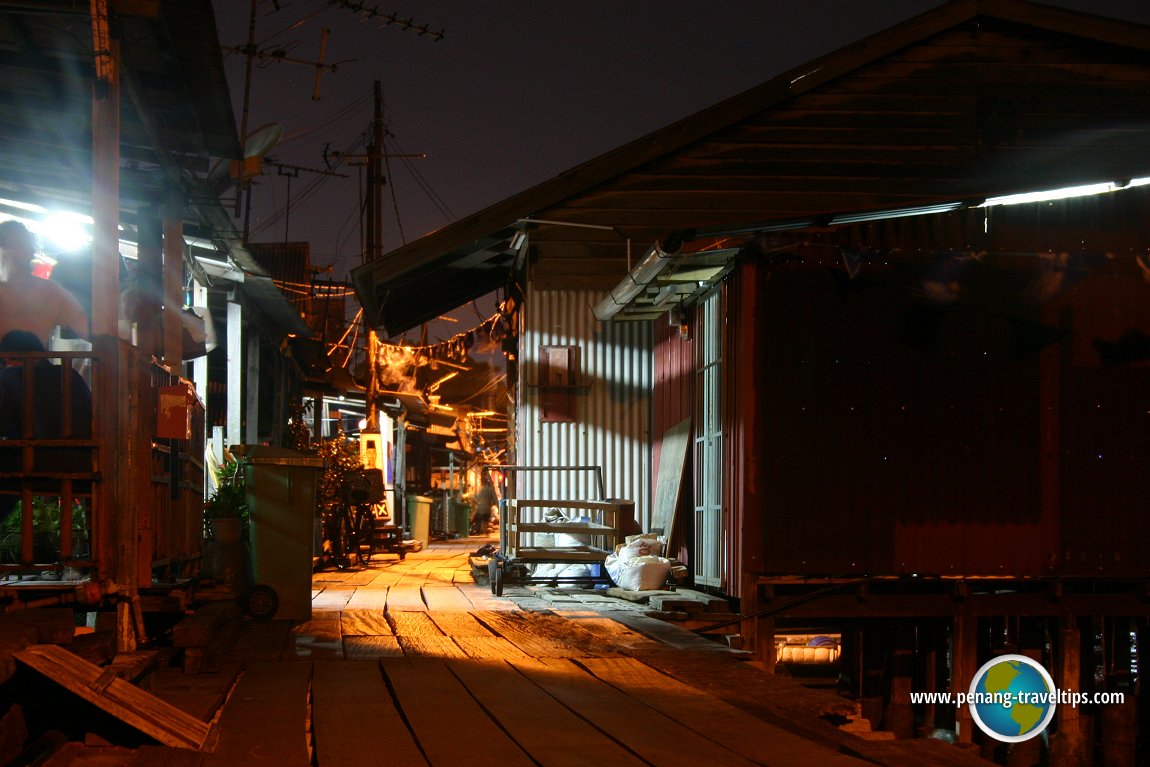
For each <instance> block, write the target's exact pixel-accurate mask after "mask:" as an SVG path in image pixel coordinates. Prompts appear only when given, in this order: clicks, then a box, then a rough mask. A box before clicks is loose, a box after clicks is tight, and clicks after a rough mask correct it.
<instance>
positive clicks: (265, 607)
mask: <svg viewBox="0 0 1150 767" xmlns="http://www.w3.org/2000/svg"><path fill="white" fill-rule="evenodd" d="M244 607H245V608H246V609H247V611H248V615H250V616H252V617H253V618H255V619H256V620H261V621H266V620H271V619H272V617H273V616H274V615H275V614H276V610H278V609H279V607H280V598H279V594H276V591H275V589H273V588H272V587H271V586H252V588H251V590H250V591H248V596H247V602H246V604H245V605H244Z"/></svg>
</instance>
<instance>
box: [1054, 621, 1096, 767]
mask: <svg viewBox="0 0 1150 767" xmlns="http://www.w3.org/2000/svg"><path fill="white" fill-rule="evenodd" d="M1056 653H1057V654H1056V658H1057V665H1056V668H1055V677H1054V682H1055V684H1057V685H1058V686H1059V687H1060V688H1061V689H1063V690H1069V691H1071V692H1079V691H1081V690H1082V689H1083V685H1082V633H1081V631H1080V630H1079V628H1078V621H1077V619H1076V618H1074V617H1073V616H1064V617H1063V618H1061V619H1060V620H1059V625H1058V645H1057V649H1056ZM1055 717H1057V725H1058V732H1056V733H1054V735H1052V736H1051V738H1050V767H1087V765H1089V764H1090V760H1089V759H1087V753H1086V743H1085V739H1084V738H1083V731H1082V717H1081V716H1080V714H1079V709H1078V708H1077V707H1071V706H1062V705H1060V706H1059V707H1058V709H1057V711H1056V713H1055Z"/></svg>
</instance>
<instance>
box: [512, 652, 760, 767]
mask: <svg viewBox="0 0 1150 767" xmlns="http://www.w3.org/2000/svg"><path fill="white" fill-rule="evenodd" d="M509 662H510V663H511V664H512V665H513V666H514V667H515V668H517V669H519V670H520V671H521V672H522V673H523V674H524V675H526V676H527V678H528V679H530V680H531V681H533V682H534V683H535V684H537V685H539V687H541V688H542V689H544V690H545V691H547V692H548V693H549V694H551V695H552V696H554V697H555V698H556V699H557V700H559V701H560V702H561V703H563V704H564V705H565V706H567V707H568V708H570V709H572V710H574V711H578V712H579V714H580V715H581V716H583V717H584V718H585V719H587V721H589V722H590V723H591V724H593V725H594V726H595V727H597V728H598V729H600V730H602V731H603V732H604V733H606V734H607V735H609V736H611V737H613V738H615V739H616V740H618V741H619V742H620V743H622V744H623V745H624V746H626V747H627V748H628V749H629V750H631V751H634V752H635V753H636V754H638V755H639V756H640V757H641V758H643V759H645V760H646V761H648V762H650V763H651V764H657V765H659V767H699V765H701V764H714V765H723V767H752V766H753V764H754V763H753V762H751V761H750V760H749V759H746V758H745V757H742V756H740V755H739V754H736V753H735V752H734V751H731V750H730V749H728V748H726V747H725V746H723V745H721V744H719V743H716V742H715V741H713V740H710V739H709V738H705V737H703V736H702V735H700V734H699V733H697V732H695V731H694V730H690V729H687V728H685V727H683V726H682V725H680V724H679V723H678V722H676V721H675V720H674V719H671V718H670V717H668V716H666V715H665V714H663V713H661V712H660V711H656V710H655V709H653V708H649V707H648V706H646V705H644V704H643V703H640V702H639V701H638V700H636V699H634V698H632V697H630V696H629V695H627V694H625V693H623V692H621V691H619V690H617V689H615V688H614V687H612V686H610V685H608V684H606V683H605V682H603V681H602V680H600V679H597V678H596V677H594V676H592V675H591V674H590V673H588V672H586V671H582V670H579V669H578V667H577V666H576V665H575V663H573V662H572V661H570V660H563V659H557V658H555V659H550V660H531V661H509Z"/></svg>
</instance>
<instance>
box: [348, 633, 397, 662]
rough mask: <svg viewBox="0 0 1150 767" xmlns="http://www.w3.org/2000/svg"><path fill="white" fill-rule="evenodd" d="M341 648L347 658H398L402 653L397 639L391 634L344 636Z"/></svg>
mask: <svg viewBox="0 0 1150 767" xmlns="http://www.w3.org/2000/svg"><path fill="white" fill-rule="evenodd" d="M343 649H344V652H345V653H346V655H347V659H348V660H355V659H357V658H364V659H366V658H398V657H400V656H402V655H403V648H402V647H400V646H399V639H397V638H396V637H393V636H378V637H344V640H343Z"/></svg>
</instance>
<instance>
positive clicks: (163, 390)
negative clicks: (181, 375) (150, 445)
mask: <svg viewBox="0 0 1150 767" xmlns="http://www.w3.org/2000/svg"><path fill="white" fill-rule="evenodd" d="M194 398H195V394H194V393H193V391H192V389H191V385H190V384H189V383H188V382H181V383H180V384H179V385H177V386H161V387H160V388H159V390H158V396H157V402H156V437H157V438H159V439H191V438H192V402H193V401H194Z"/></svg>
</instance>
